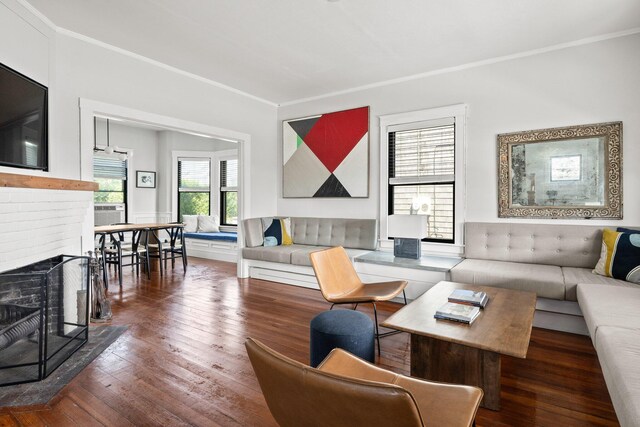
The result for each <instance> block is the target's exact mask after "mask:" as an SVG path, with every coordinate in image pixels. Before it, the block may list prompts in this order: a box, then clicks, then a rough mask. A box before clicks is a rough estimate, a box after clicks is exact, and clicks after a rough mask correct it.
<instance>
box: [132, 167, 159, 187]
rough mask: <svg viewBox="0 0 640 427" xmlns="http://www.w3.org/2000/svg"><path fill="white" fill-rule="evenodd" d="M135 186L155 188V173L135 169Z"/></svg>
mask: <svg viewBox="0 0 640 427" xmlns="http://www.w3.org/2000/svg"><path fill="white" fill-rule="evenodd" d="M136 187H138V188H156V173H155V172H151V171H136Z"/></svg>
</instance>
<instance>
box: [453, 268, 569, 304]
mask: <svg viewBox="0 0 640 427" xmlns="http://www.w3.org/2000/svg"><path fill="white" fill-rule="evenodd" d="M451 280H452V281H454V282H460V283H469V284H472V285H483V286H494V287H497V288H507V289H515V290H520V291H530V292H535V293H536V294H537V295H538V297H542V298H551V299H557V300H564V280H563V277H562V269H561V268H560V267H558V266H555V265H542V264H525V263H520V262H509V261H491V260H486V259H482V260H481V259H465V260H464V261H462V262H461V263H460V264H458V265H456V266H455V267H454V268H453V269H452V270H451Z"/></svg>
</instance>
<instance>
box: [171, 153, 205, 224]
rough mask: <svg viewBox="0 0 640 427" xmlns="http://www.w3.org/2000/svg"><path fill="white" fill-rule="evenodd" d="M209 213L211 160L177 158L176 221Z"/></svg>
mask: <svg viewBox="0 0 640 427" xmlns="http://www.w3.org/2000/svg"><path fill="white" fill-rule="evenodd" d="M210 212H211V160H210V159H209V158H183V157H180V158H178V221H182V216H183V215H209V214H210Z"/></svg>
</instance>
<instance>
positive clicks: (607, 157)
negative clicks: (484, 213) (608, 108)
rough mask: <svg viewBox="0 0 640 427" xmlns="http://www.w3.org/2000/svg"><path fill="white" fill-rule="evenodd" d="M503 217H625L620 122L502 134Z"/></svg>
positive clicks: (500, 203)
mask: <svg viewBox="0 0 640 427" xmlns="http://www.w3.org/2000/svg"><path fill="white" fill-rule="evenodd" d="M498 216H499V217H500V218H613V219H621V218H622V122H610V123H598V124H591V125H581V126H571V127H564V128H553V129H540V130H530V131H525V132H514V133H505V134H499V135H498Z"/></svg>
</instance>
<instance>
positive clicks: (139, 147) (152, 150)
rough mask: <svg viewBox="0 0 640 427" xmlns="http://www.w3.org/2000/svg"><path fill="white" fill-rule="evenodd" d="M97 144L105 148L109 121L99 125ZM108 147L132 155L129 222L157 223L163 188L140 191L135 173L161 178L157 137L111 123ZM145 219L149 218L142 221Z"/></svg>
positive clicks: (148, 131)
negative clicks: (143, 172) (152, 174)
mask: <svg viewBox="0 0 640 427" xmlns="http://www.w3.org/2000/svg"><path fill="white" fill-rule="evenodd" d="M96 140H97V143H98V147H104V146H105V145H106V140H107V130H106V120H105V119H98V120H97V122H96ZM109 145H110V146H111V147H119V148H120V149H121V150H123V151H124V150H126V151H129V152H133V156H131V157H129V160H128V162H127V168H128V174H129V176H128V182H127V184H128V185H127V202H128V203H127V209H128V221H129V222H155V221H156V211H157V205H158V193H159V192H160V191H163V188H162V187H161V186H160V185H158V183H157V182H156V188H137V187H136V171H138V170H143V171H152V172H156V177H157V176H158V173H157V172H158V171H157V169H158V164H157V152H158V133H157V132H156V131H155V130H151V129H143V128H138V127H132V126H127V125H122V124H119V123H118V122H115V121H110V122H109ZM142 218H145V219H146V218H149V219H148V220H142Z"/></svg>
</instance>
